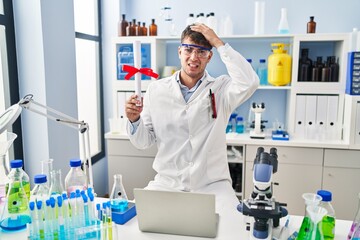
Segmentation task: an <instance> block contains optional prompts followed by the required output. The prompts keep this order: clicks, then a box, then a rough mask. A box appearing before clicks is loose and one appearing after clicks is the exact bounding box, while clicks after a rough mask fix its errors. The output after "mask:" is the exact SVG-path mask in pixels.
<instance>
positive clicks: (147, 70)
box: [122, 65, 159, 80]
mask: <svg viewBox="0 0 360 240" xmlns="http://www.w3.org/2000/svg"><path fill="white" fill-rule="evenodd" d="M122 70H123V71H124V72H127V73H128V74H126V76H125V79H126V80H129V79H130V78H131V77H132V76H134V75H135V73H138V72H140V73H141V74H144V75H146V76H150V77H153V78H158V77H159V74H157V73H156V72H153V70H152V69H151V68H140V69H137V68H136V67H133V66H130V65H123V66H122Z"/></svg>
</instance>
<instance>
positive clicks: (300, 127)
mask: <svg viewBox="0 0 360 240" xmlns="http://www.w3.org/2000/svg"><path fill="white" fill-rule="evenodd" d="M305 99H306V96H305V95H297V96H296V109H295V131H294V132H295V136H296V138H300V139H303V138H305Z"/></svg>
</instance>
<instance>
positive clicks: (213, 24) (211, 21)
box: [206, 12, 218, 33]
mask: <svg viewBox="0 0 360 240" xmlns="http://www.w3.org/2000/svg"><path fill="white" fill-rule="evenodd" d="M206 25H207V26H208V27H209V28H211V29H212V30H214V32H215V33H217V32H218V30H217V28H218V27H217V19H216V17H215V13H213V12H211V13H209V15H208V17H206Z"/></svg>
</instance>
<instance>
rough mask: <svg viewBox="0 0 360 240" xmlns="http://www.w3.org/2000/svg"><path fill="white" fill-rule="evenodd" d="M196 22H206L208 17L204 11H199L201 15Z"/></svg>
mask: <svg viewBox="0 0 360 240" xmlns="http://www.w3.org/2000/svg"><path fill="white" fill-rule="evenodd" d="M196 22H197V23H203V24H206V18H205V15H204V13H199V15H198V16H197V18H196Z"/></svg>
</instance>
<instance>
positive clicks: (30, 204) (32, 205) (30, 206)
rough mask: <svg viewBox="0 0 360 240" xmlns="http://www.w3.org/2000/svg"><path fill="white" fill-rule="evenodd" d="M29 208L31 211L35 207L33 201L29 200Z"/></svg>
mask: <svg viewBox="0 0 360 240" xmlns="http://www.w3.org/2000/svg"><path fill="white" fill-rule="evenodd" d="M29 208H30V210H31V211H34V209H35V203H34V202H33V201H31V202H30V203H29Z"/></svg>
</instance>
